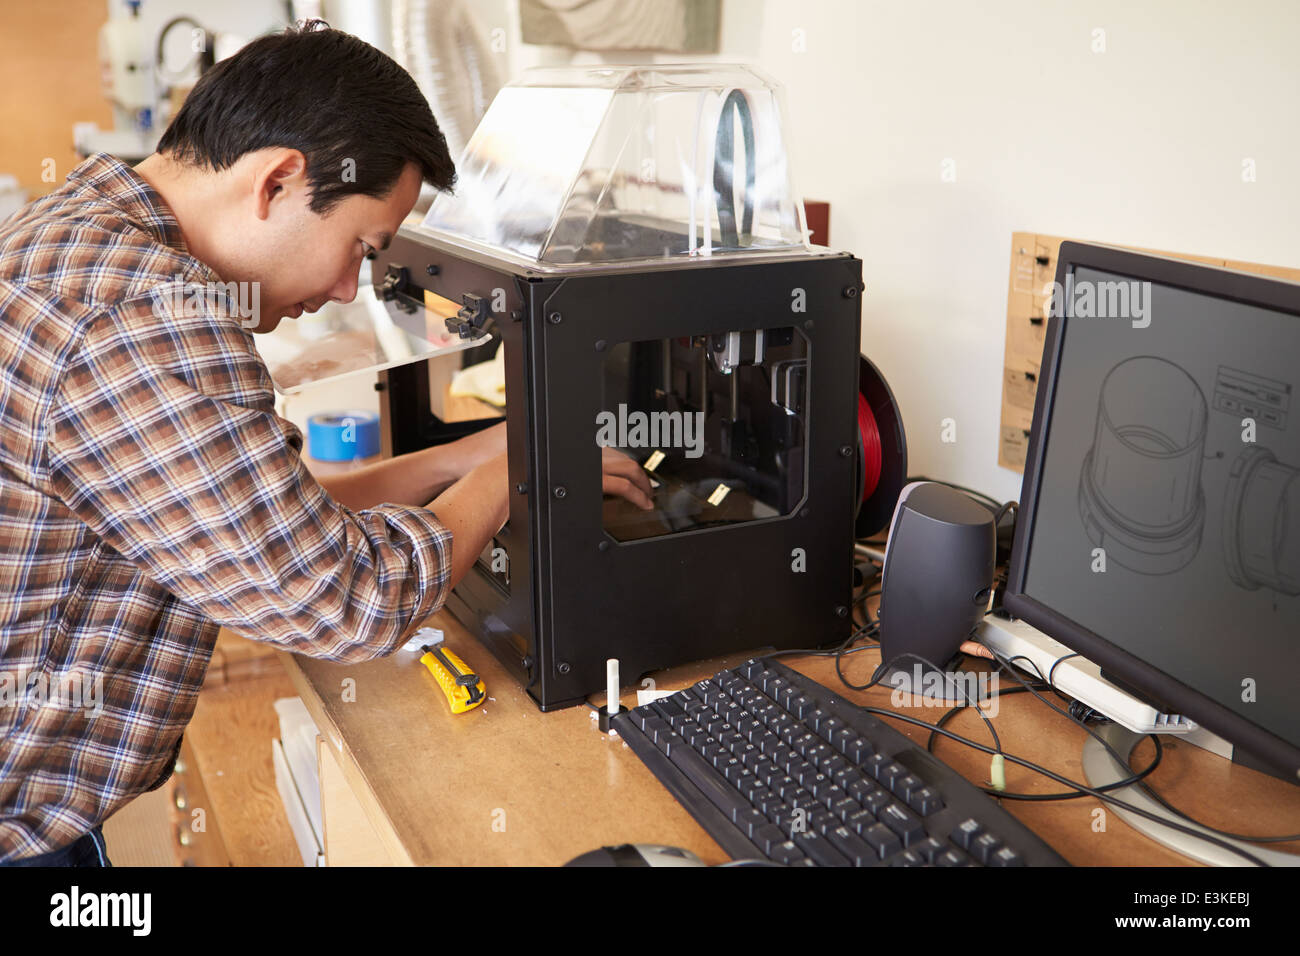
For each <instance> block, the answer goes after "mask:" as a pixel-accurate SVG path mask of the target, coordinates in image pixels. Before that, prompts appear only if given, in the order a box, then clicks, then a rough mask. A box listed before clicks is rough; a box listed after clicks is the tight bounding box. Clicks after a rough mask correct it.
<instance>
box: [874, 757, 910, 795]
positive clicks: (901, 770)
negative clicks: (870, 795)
mask: <svg viewBox="0 0 1300 956" xmlns="http://www.w3.org/2000/svg"><path fill="white" fill-rule="evenodd" d="M906 776H907V768H906V767H904V766H903V765H902V764H901V763H895V762H894V761H892V760H891V761H890V762H889V763H887V764H885V765H884V766H883V767H881V768H880V772H879V773H878V774H876V779H877V780H879V781H880V782H881V783H882V784H884V785H885V786H886V787H888V788H889V789H890V790H893V789H894V786H895V784H896V783H897V782H898V781H899V780H901V779H902V778H903V777H906Z"/></svg>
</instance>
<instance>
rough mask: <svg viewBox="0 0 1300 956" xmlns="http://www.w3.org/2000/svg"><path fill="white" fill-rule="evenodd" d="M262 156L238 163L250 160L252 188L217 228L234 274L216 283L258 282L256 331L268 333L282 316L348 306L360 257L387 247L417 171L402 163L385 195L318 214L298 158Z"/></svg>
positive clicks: (413, 193) (416, 187) (412, 195)
mask: <svg viewBox="0 0 1300 956" xmlns="http://www.w3.org/2000/svg"><path fill="white" fill-rule="evenodd" d="M262 152H263V153H267V154H269V155H268V156H266V157H263V159H262V161H261V162H257V161H256V157H257V154H250V156H247V157H241V159H240V160H239V163H243V162H244V160H245V159H250V160H253V161H250V162H249V163H247V164H246V165H247V169H246V170H245V171H244V176H243V178H241V186H242V185H243V184H244V183H248V184H249V187H250V189H249V190H247V191H245V192H243V195H245V196H246V197H247V198H246V200H243V201H241V203H240V206H241V212H240V214H238V215H235V216H233V217H231V219H232V221H231V225H230V227H229V228H228V229H226V230H223V231H224V232H225V245H226V246H227V249H228V250H229V251H230V261H232V262H234V263H235V264H236V267H235V268H234V269H232V270H230V271H231V272H232V273H237V274H232V275H223V276H222V278H223V279H226V280H227V281H229V280H230V279H235V280H237V281H256V282H258V283H259V290H258V305H259V309H258V316H257V318H259V319H260V321H258V322H257V324H256V325H255V326H254V325H250V328H251V329H252V331H254V332H270V331H272V330H274V329H275V327H276V326H277V325H279V324H280V320H281V319H282V318H291V319H296V318H298V317H299V316H301V315H302V314H303V313H304V312H315V311H316V310H317V309H319V308H321V306H323V305H324V304H325V303H326V302H330V301H334V302H351V301H352V300H353V299H354V298H355V297H356V294H357V280H358V276H359V273H360V270H361V266H362V263H364V262H365V257H366V254H367V253H368V252H370V251H371V250H373V249H381V248H385V247H386V246H387V245H388V243H389V241H390V240H391V238H392V237H393V236H394V235H395V234H396V233H397V229H398V227H399V226H400V225H401V223H402V220H403V219H405V218H406V216H407V215H409V214H410V211H411V209H412V208H413V207H414V206H415V201H416V199H417V198H418V197H419V194H420V171H419V167H417V166H416V165H415V164H414V163H408V164H407V165H406V168H405V169H404V170H403V171H402V174H401V176H400V177H399V178H398V180H397V182H396V183H395V184H394V186H393V188H392V189H391V190H390V191H389V193H388V194H387V195H385V196H382V197H380V198H373V197H370V196H363V195H350V196H347V197H346V198H344V199H342V200H341V201H339V202H338V203H337V204H335V205H334V206H333V207H332V208H330V209H329V211H327V212H326V213H325V214H323V215H320V214H317V213H314V212H312V211H311V208H310V199H311V196H310V189H309V185H308V182H307V179H306V175H305V171H304V169H303V168H302V164H301V163H298V162H297V161H296V160H295V159H294V157H297V158H299V159H300V158H301V156H302V154H301V153H298V152H297V151H295V150H264V151H262ZM280 154H289V155H288V158H287V159H286V158H285V157H283V156H281V155H280ZM357 175H358V176H360V175H362V171H360V170H358V171H357ZM248 321H249V322H250V323H251V322H252V321H253V320H252V319H250V320H248Z"/></svg>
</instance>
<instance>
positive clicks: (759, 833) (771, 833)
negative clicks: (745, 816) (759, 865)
mask: <svg viewBox="0 0 1300 956" xmlns="http://www.w3.org/2000/svg"><path fill="white" fill-rule="evenodd" d="M749 838H750V839H751V840H753V841H754V845H755V846H757V847H758V848H759V849H760V850H761V851H762V852H763V855H764V856H766V857H771V856H772V848H773V847H774V846H776V845H777V844H778V843H784V842H785V841H786V839H787V837H786V835H785V834H784V833H782V832H781V828H780V827H778V826H776V825H775V824H772V823H768V824H766V825H765V826H761V827H759V828H758V829H756V830H755V831H754V832H753V833H752V834H751V835H750V837H749Z"/></svg>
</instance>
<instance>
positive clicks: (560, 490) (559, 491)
mask: <svg viewBox="0 0 1300 956" xmlns="http://www.w3.org/2000/svg"><path fill="white" fill-rule="evenodd" d="M567 494H568V491H566V490H565V488H564V485H556V486H555V497H557V498H563V497H564V496H565V495H567Z"/></svg>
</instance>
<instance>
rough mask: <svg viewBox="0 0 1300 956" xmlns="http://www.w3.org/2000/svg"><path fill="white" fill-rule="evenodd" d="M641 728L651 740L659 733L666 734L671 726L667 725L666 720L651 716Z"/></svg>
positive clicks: (669, 731) (656, 737) (655, 738)
mask: <svg viewBox="0 0 1300 956" xmlns="http://www.w3.org/2000/svg"><path fill="white" fill-rule="evenodd" d="M641 729H642V730H644V731H645V735H646V736H647V737H649V738H650V739H651V740H657V739H658V737H659V735H660V734H667V733H671V731H672V728H671V727H669V726H668V721H666V720H664V719H663V718H662V717H651V718H650V719H649V720H647V721H646V722H645V726H644V727H642V728H641Z"/></svg>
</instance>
